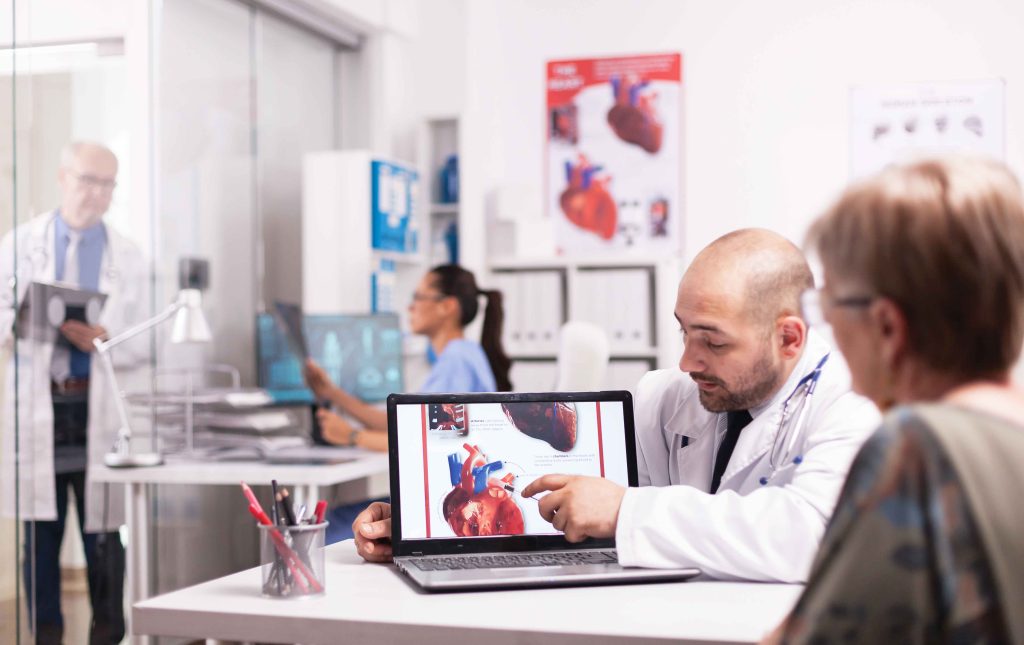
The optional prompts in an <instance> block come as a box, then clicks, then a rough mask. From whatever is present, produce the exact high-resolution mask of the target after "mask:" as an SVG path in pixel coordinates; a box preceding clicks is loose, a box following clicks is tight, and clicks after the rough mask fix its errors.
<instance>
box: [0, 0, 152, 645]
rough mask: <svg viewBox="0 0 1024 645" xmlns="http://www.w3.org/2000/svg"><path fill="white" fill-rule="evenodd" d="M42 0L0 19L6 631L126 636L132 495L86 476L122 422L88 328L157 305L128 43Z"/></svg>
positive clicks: (43, 636) (39, 638)
mask: <svg viewBox="0 0 1024 645" xmlns="http://www.w3.org/2000/svg"><path fill="white" fill-rule="evenodd" d="M35 9H36V7H35V5H34V4H33V3H31V2H28V1H23V2H13V3H6V4H5V7H4V9H3V11H4V12H10V13H9V14H8V15H5V16H3V18H4V19H5V20H4V21H3V22H0V25H2V27H3V29H4V32H5V33H4V36H3V41H2V43H0V123H3V124H4V126H5V127H4V131H3V133H2V134H0V169H2V171H0V214H2V216H0V235H2V237H3V240H2V242H0V285H2V288H3V292H2V297H0V330H2V331H0V339H2V349H0V351H2V354H3V355H2V357H0V360H2V362H3V365H4V367H3V370H2V374H0V382H2V384H0V419H2V425H0V434H2V439H0V440H2V456H0V460H2V464H0V506H2V511H3V512H2V516H3V519H2V520H0V530H2V531H3V534H4V538H3V539H2V540H0V545H3V546H2V549H3V558H4V563H5V564H8V565H10V566H4V567H0V606H2V608H3V609H2V614H0V621H2V623H3V627H2V629H0V632H2V633H3V634H4V635H5V637H6V636H7V635H10V636H11V637H12V639H13V640H14V641H15V642H26V643H29V642H39V643H50V642H60V641H61V639H62V638H63V639H65V640H68V641H79V640H84V639H86V638H90V637H92V638H94V639H98V640H99V641H104V640H113V641H114V642H116V641H117V640H120V638H121V634H123V633H124V631H125V625H124V610H123V600H124V597H123V587H124V568H125V562H124V547H123V543H122V540H121V535H120V533H119V528H118V527H119V526H120V525H121V524H122V523H123V515H124V497H123V495H122V494H121V493H122V490H121V488H120V487H116V488H115V487H110V486H104V485H99V484H96V483H94V482H91V481H89V480H88V479H87V475H86V473H87V464H88V463H90V462H95V461H96V460H101V459H102V454H103V453H104V452H106V451H107V450H108V449H109V446H110V445H112V443H113V440H114V435H115V434H116V431H117V428H118V425H117V423H116V421H112V420H111V419H112V417H113V412H114V411H113V408H112V398H111V396H110V395H111V390H110V385H109V383H108V382H107V381H106V380H105V379H104V378H103V377H97V376H96V375H95V370H96V363H97V359H96V356H95V354H94V347H93V345H92V343H91V340H92V339H93V338H95V337H101V338H102V337H103V335H104V334H105V333H106V332H107V331H109V332H110V333H116V332H117V331H118V330H119V329H122V328H124V327H125V326H127V325H130V324H132V323H133V322H135V321H137V320H141V319H144V318H145V317H146V316H147V315H148V311H149V306H150V302H149V298H148V296H147V295H145V294H146V293H147V291H148V288H147V287H146V285H148V282H149V279H150V271H149V268H148V264H147V263H146V262H145V260H144V259H143V256H142V254H141V248H142V247H141V245H140V244H139V241H138V240H133V239H132V236H133V233H134V227H133V226H132V223H133V220H134V219H136V218H135V217H134V216H133V214H132V213H131V210H132V209H131V203H132V194H131V185H132V183H131V181H130V173H129V171H128V169H129V168H130V167H131V154H132V148H131V137H130V133H129V127H128V123H129V121H130V119H129V117H128V113H127V109H128V108H127V106H128V105H129V104H130V95H129V88H128V82H127V72H126V64H125V57H124V48H123V40H122V39H121V38H120V37H106V36H104V37H103V38H99V39H97V38H92V37H83V38H81V39H79V38H77V37H76V35H75V34H74V33H73V31H65V32H64V34H63V37H61V38H55V37H54V34H55V33H56V32H57V31H59V29H56V25H55V23H54V22H53V16H52V15H51V14H50V13H48V12H46V11H36V10H35ZM65 19H66V18H65ZM75 142H79V143H78V144H76V143H75ZM142 218H143V219H144V218H145V214H144V213H143V214H142ZM122 260H123V261H122ZM133 281H137V282H139V283H140V285H139V286H138V287H135V286H132V284H130V283H131V282H133ZM101 292H102V294H106V295H99V294H100V293H101ZM146 348H147V346H146V345H139V346H137V347H136V349H137V350H138V351H134V352H132V353H131V354H130V355H129V353H128V351H127V350H126V351H125V352H123V353H122V354H121V355H120V356H119V357H118V361H117V369H118V371H119V372H122V373H124V374H125V375H126V376H127V375H129V374H131V373H132V369H133V368H134V367H140V368H141V369H142V370H143V371H144V370H145V369H146V367H147V365H148V363H149V361H150V357H149V355H148V354H147V352H146ZM83 529H84V530H83ZM87 562H88V565H89V576H88V577H89V580H88V581H87V574H86V563H87ZM90 583H91V589H92V597H91V599H90V593H89V587H90ZM90 634H91V636H90ZM79 635H80V636H79Z"/></svg>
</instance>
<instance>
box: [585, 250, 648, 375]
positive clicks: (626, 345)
mask: <svg viewBox="0 0 1024 645" xmlns="http://www.w3.org/2000/svg"><path fill="white" fill-rule="evenodd" d="M650 278H651V274H650V271H648V270H647V269H642V268H637V269H600V270H596V269H595V270H586V271H581V272H580V274H579V276H578V279H577V283H576V284H577V293H576V298H575V302H576V315H575V318H577V319H579V320H585V321H588V322H592V323H594V324H596V325H598V326H600V327H601V328H602V329H604V330H605V333H606V334H607V335H608V342H609V343H610V344H611V350H612V354H613V355H614V354H628V353H630V352H646V351H650V349H651V346H652V344H653V343H652V340H653V339H652V338H651V282H650Z"/></svg>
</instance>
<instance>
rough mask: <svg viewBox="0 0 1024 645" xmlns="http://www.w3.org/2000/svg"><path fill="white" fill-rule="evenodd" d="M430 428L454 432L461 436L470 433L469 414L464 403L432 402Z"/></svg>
mask: <svg viewBox="0 0 1024 645" xmlns="http://www.w3.org/2000/svg"><path fill="white" fill-rule="evenodd" d="M430 429H431V430H440V431H446V432H454V433H456V434H457V435H458V436H460V437H465V436H466V435H467V434H469V415H467V414H466V406H465V405H464V404H462V403H431V404H430Z"/></svg>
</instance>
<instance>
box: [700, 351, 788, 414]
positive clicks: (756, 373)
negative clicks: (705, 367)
mask: <svg viewBox="0 0 1024 645" xmlns="http://www.w3.org/2000/svg"><path fill="white" fill-rule="evenodd" d="M690 378H692V379H693V380H694V381H703V382H705V383H714V384H715V385H717V386H718V388H717V389H716V390H715V391H713V392H705V391H704V390H698V392H699V394H700V404H701V405H702V406H704V409H705V410H707V411H708V412H731V411H733V410H749V409H751V408H756V407H757V406H759V405H761V404H762V403H764V402H766V401H767V400H768V399H769V398H771V397H772V395H774V394H775V392H776V391H778V389H779V387H780V386H781V385H782V368H781V367H780V366H778V365H774V364H773V363H772V356H771V354H770V353H768V352H766V353H765V354H763V355H762V356H761V358H759V359H758V361H757V362H756V363H754V366H753V367H752V368H750V371H749V372H747V373H746V374H744V375H743V376H741V377H739V378H738V379H736V381H737V382H736V383H735V384H734V385H732V386H730V385H727V384H726V383H725V381H723V380H722V379H720V378H718V377H717V376H711V375H710V374H706V373H704V372H690Z"/></svg>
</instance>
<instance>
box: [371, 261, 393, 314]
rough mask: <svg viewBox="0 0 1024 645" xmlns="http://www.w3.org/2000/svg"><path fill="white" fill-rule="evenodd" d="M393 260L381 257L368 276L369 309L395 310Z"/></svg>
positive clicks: (379, 310) (383, 311) (377, 311)
mask: <svg viewBox="0 0 1024 645" xmlns="http://www.w3.org/2000/svg"><path fill="white" fill-rule="evenodd" d="M395 283H396V277H395V261H394V260H388V259H385V258H382V259H381V260H380V264H379V265H378V266H377V269H376V270H375V271H374V272H373V274H372V275H371V276H370V304H371V306H370V310H371V311H372V312H373V313H375V314H379V313H392V312H394V311H395Z"/></svg>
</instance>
